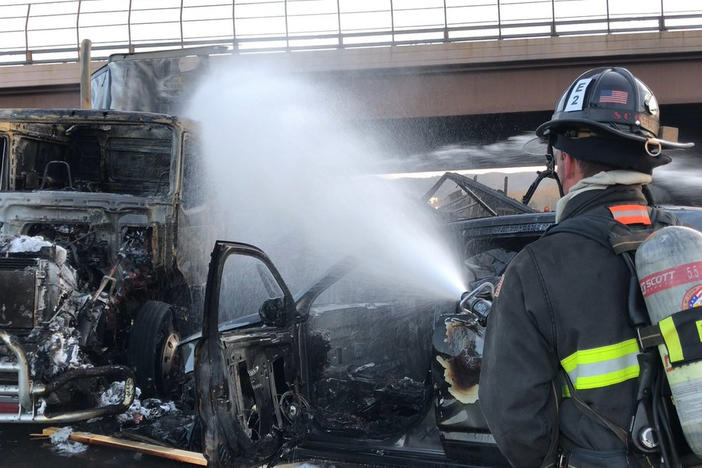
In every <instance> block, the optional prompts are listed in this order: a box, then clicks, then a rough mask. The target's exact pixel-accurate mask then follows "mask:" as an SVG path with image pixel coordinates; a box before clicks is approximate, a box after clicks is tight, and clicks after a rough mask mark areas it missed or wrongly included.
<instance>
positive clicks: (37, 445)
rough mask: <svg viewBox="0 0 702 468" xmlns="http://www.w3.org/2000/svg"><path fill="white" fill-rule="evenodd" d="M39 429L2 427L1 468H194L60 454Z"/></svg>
mask: <svg viewBox="0 0 702 468" xmlns="http://www.w3.org/2000/svg"><path fill="white" fill-rule="evenodd" d="M42 428H43V426H38V425H9V424H8V425H0V467H2V468H84V467H85V468H87V467H90V468H94V467H98V466H99V467H103V466H105V467H120V468H131V467H139V468H160V467H171V468H174V467H194V466H195V465H189V464H186V463H178V462H175V461H172V460H166V459H162V458H158V457H154V456H150V455H144V454H141V453H137V452H130V451H127V450H119V449H114V448H110V447H105V446H94V445H90V446H87V449H86V450H85V451H84V452H82V453H76V454H66V453H59V451H58V449H57V447H56V446H54V445H53V444H52V443H51V441H50V440H48V439H33V438H31V437H30V434H36V433H41V431H42ZM331 466H334V467H335V468H345V467H350V466H351V465H346V464H344V465H343V466H342V465H339V464H335V465H325V464H320V463H317V462H315V463H286V464H282V465H276V467H277V468H330V467H331ZM261 468H263V467H261Z"/></svg>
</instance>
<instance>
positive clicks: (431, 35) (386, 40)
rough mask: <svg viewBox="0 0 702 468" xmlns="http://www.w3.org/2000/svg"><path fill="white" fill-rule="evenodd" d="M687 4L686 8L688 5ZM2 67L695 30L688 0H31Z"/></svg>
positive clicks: (0, 49)
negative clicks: (86, 47)
mask: <svg viewBox="0 0 702 468" xmlns="http://www.w3.org/2000/svg"><path fill="white" fill-rule="evenodd" d="M10 1H13V0H10ZM693 5H694V6H693ZM0 19H2V21H0V65H19V64H29V63H52V62H54V63H55V62H74V61H77V60H78V50H79V45H80V42H81V40H82V39H91V40H92V42H93V49H92V50H93V52H92V56H93V59H95V60H100V59H104V58H106V57H107V56H109V55H110V54H112V53H127V52H139V51H153V50H160V49H169V48H177V47H183V48H184V47H194V46H206V45H224V46H227V47H228V49H229V51H231V52H235V53H248V52H277V51H294V50H310V49H336V48H352V47H376V46H393V45H407V44H426V43H437V42H456V41H474V40H503V39H513V38H529V37H548V36H565V35H584V34H603V33H610V34H612V33H619V32H646V31H665V30H677V29H702V5H700V2H697V1H692V0H638V1H637V2H632V1H631V0H472V1H461V0H227V1H225V0H35V1H32V2H20V1H17V2H15V3H6V4H4V5H0Z"/></svg>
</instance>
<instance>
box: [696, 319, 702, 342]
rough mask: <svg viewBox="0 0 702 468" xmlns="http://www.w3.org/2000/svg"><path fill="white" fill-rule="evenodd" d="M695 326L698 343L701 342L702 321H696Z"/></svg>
mask: <svg viewBox="0 0 702 468" xmlns="http://www.w3.org/2000/svg"><path fill="white" fill-rule="evenodd" d="M695 324H696V325H697V334H698V335H699V336H700V341H702V320H698V321H696V322H695Z"/></svg>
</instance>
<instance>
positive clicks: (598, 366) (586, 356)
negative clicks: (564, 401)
mask: <svg viewBox="0 0 702 468" xmlns="http://www.w3.org/2000/svg"><path fill="white" fill-rule="evenodd" d="M637 354H639V345H638V343H637V342H636V339H635V338H632V339H630V340H626V341H622V342H621V343H615V344H612V345H607V346H601V347H599V348H591V349H583V350H579V351H576V352H574V353H573V354H571V355H570V356H568V357H567V358H565V359H563V360H562V361H561V365H562V366H563V369H565V371H566V372H567V373H568V375H569V376H570V380H571V382H573V386H574V387H575V389H576V390H589V389H593V388H601V387H607V386H609V385H615V384H618V383H621V382H625V381H627V380H629V379H634V378H636V377H638V376H639V362H638V360H637V359H636V355H637Z"/></svg>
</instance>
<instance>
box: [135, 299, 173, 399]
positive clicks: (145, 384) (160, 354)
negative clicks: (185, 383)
mask: <svg viewBox="0 0 702 468" xmlns="http://www.w3.org/2000/svg"><path fill="white" fill-rule="evenodd" d="M179 338H180V337H179V336H178V333H177V332H176V330H175V326H174V313H173V308H172V307H171V305H170V304H166V303H165V302H159V301H148V302H145V303H144V305H143V306H141V309H139V312H138V313H137V316H136V319H135V320H134V323H133V324H132V329H131V333H130V335H129V346H128V348H127V360H128V361H129V365H130V366H132V367H133V368H134V373H135V374H136V383H137V386H138V387H139V388H140V389H141V391H142V395H143V396H145V397H150V396H166V395H167V394H168V393H169V390H170V389H171V388H172V384H173V382H172V380H173V377H174V375H175V374H177V366H178V362H177V361H178V359H177V349H176V348H177V344H178V340H179Z"/></svg>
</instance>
